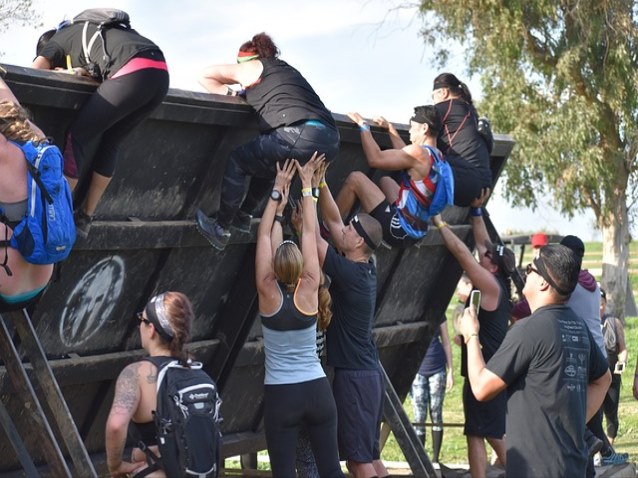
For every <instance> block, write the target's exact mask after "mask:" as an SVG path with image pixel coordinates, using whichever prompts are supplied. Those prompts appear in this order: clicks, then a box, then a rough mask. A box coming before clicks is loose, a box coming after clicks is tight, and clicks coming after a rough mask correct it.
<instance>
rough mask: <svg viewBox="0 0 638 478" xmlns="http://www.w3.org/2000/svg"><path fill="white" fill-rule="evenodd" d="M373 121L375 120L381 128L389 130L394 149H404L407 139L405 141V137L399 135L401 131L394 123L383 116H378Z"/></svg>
mask: <svg viewBox="0 0 638 478" xmlns="http://www.w3.org/2000/svg"><path fill="white" fill-rule="evenodd" d="M372 121H374V122H375V123H376V124H377V126H379V127H380V128H384V129H387V130H388V134H389V135H390V142H391V143H392V147H393V148H394V149H402V148H404V147H405V146H406V144H405V141H403V138H402V137H401V136H400V135H399V132H398V131H397V129H396V128H395V127H394V125H393V124H392V123H390V122H389V121H388V120H387V119H385V118H384V117H383V116H377V117H375V118H374V119H373V120H372Z"/></svg>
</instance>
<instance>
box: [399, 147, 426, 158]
mask: <svg viewBox="0 0 638 478" xmlns="http://www.w3.org/2000/svg"><path fill="white" fill-rule="evenodd" d="M403 151H405V152H406V153H407V154H409V155H410V156H412V157H413V158H414V159H416V160H417V161H422V160H424V159H425V158H426V156H425V151H424V150H423V147H421V146H420V145H418V144H408V145H407V146H405V147H404V148H403Z"/></svg>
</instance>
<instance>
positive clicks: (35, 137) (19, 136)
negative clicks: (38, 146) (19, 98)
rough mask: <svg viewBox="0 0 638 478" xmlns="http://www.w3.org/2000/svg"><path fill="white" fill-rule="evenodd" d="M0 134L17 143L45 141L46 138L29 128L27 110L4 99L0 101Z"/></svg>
mask: <svg viewBox="0 0 638 478" xmlns="http://www.w3.org/2000/svg"><path fill="white" fill-rule="evenodd" d="M0 134H2V135H3V136H4V137H5V138H7V139H9V140H11V141H16V142H19V143H25V142H27V141H33V142H34V143H41V142H43V141H46V138H44V137H42V136H40V135H39V134H38V133H36V132H35V131H33V129H32V128H31V125H30V123H29V115H28V113H27V111H26V110H25V109H24V108H23V107H22V106H20V105H16V104H15V103H13V102H11V101H6V100H5V101H0Z"/></svg>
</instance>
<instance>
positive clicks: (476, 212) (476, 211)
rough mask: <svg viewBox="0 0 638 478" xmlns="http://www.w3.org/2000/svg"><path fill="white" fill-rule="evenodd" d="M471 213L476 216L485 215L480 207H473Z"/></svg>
mask: <svg viewBox="0 0 638 478" xmlns="http://www.w3.org/2000/svg"><path fill="white" fill-rule="evenodd" d="M470 214H471V215H472V216H474V217H480V216H482V215H483V209H481V208H480V207H471V208H470Z"/></svg>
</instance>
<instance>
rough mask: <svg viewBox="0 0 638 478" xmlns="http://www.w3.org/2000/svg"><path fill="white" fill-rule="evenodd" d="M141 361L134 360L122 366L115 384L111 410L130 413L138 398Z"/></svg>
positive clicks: (134, 407)
mask: <svg viewBox="0 0 638 478" xmlns="http://www.w3.org/2000/svg"><path fill="white" fill-rule="evenodd" d="M142 364H143V362H135V363H132V364H130V365H127V366H126V367H124V370H122V371H121V372H120V375H119V377H118V378H117V383H116V385H115V396H114V397H113V410H120V411H121V412H125V413H128V414H132V413H133V412H134V411H135V409H136V408H137V404H138V403H139V400H140V385H139V379H140V369H141V367H142Z"/></svg>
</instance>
